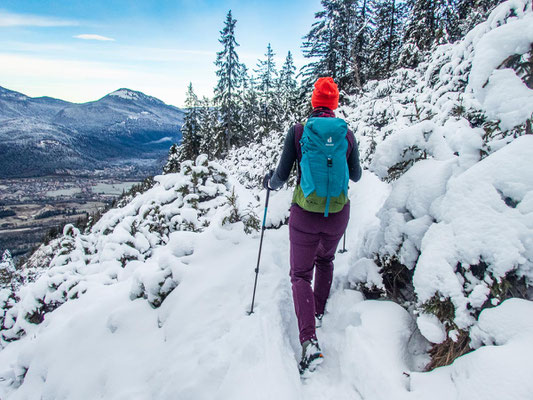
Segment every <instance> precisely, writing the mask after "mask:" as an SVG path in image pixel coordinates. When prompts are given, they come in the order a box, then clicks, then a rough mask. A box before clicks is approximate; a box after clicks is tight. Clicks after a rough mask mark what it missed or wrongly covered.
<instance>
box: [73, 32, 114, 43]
mask: <svg viewBox="0 0 533 400" xmlns="http://www.w3.org/2000/svg"><path fill="white" fill-rule="evenodd" d="M74 38H76V39H83V40H99V41H104V42H114V41H115V39H113V38H109V37H106V36H102V35H94V34H91V33H84V34H82V35H76V36H74Z"/></svg>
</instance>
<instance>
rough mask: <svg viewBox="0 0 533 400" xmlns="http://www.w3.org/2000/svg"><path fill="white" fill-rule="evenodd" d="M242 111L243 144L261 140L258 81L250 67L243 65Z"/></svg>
mask: <svg viewBox="0 0 533 400" xmlns="http://www.w3.org/2000/svg"><path fill="white" fill-rule="evenodd" d="M241 98H242V113H241V126H242V129H243V135H242V136H243V144H247V143H251V142H254V141H258V140H259V136H258V135H256V130H258V128H259V118H260V113H261V110H260V106H259V104H260V101H259V94H258V92H257V89H256V83H255V79H254V77H253V76H250V75H249V74H248V69H247V68H246V66H243V84H242V94H241Z"/></svg>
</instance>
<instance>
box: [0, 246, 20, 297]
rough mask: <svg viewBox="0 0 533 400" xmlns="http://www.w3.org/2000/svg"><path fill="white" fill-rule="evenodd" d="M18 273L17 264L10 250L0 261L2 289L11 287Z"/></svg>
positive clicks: (0, 283) (0, 286)
mask: <svg viewBox="0 0 533 400" xmlns="http://www.w3.org/2000/svg"><path fill="white" fill-rule="evenodd" d="M15 272H16V269H15V264H14V263H13V258H12V257H11V253H10V252H9V250H5V251H4V254H3V255H2V260H1V261H0V289H2V288H7V287H9V286H10V285H11V283H12V280H13V277H14V274H15Z"/></svg>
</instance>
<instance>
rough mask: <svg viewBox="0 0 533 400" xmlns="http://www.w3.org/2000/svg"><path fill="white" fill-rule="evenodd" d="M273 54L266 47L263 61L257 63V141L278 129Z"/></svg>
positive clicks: (270, 49) (275, 71)
mask: <svg viewBox="0 0 533 400" xmlns="http://www.w3.org/2000/svg"><path fill="white" fill-rule="evenodd" d="M274 56H275V53H274V51H273V50H272V47H271V46H270V43H269V44H268V46H267V52H266V53H265V59H264V60H259V61H258V63H257V69H256V70H255V72H256V73H257V89H258V90H259V97H260V99H261V101H260V108H261V114H260V115H261V117H260V122H259V140H261V139H262V137H263V136H264V134H265V133H268V132H271V131H272V130H276V129H278V128H279V123H278V122H279V121H278V113H279V111H280V105H279V102H278V96H277V95H276V81H277V77H278V71H277V70H276V63H275V61H274Z"/></svg>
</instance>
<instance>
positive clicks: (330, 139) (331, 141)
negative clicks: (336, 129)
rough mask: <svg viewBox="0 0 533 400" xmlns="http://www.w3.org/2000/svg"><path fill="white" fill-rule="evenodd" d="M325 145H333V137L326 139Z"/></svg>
mask: <svg viewBox="0 0 533 400" xmlns="http://www.w3.org/2000/svg"><path fill="white" fill-rule="evenodd" d="M326 146H333V138H332V137H331V136H330V137H329V139H328V140H327V143H326Z"/></svg>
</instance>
